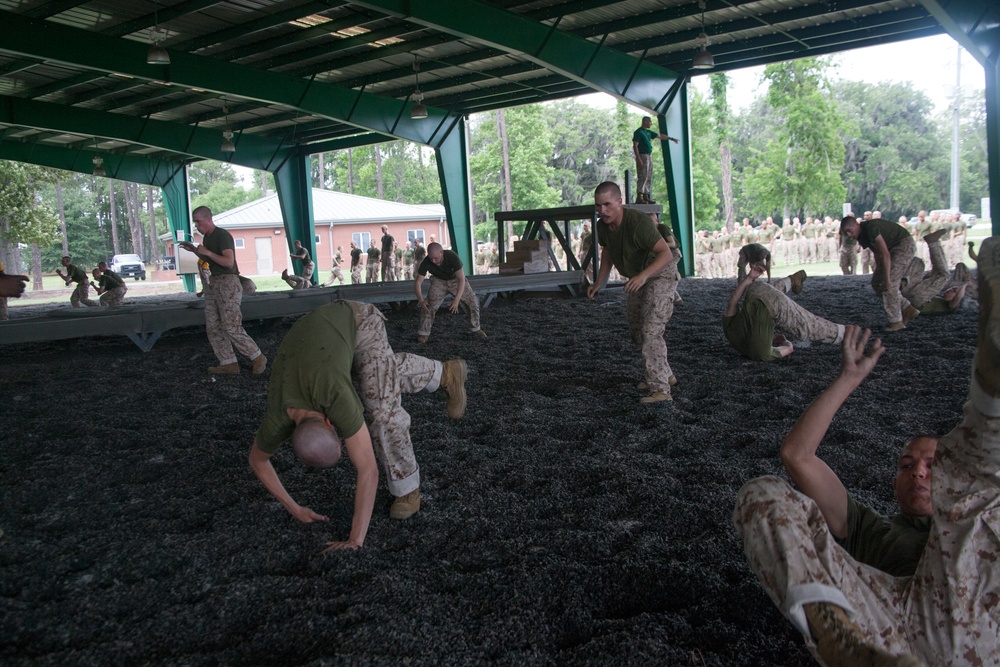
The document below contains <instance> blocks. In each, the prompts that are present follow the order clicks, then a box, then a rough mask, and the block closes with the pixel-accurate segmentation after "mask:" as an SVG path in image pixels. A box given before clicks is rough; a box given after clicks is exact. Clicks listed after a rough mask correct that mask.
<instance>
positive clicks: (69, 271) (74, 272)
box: [66, 264, 87, 283]
mask: <svg viewBox="0 0 1000 667" xmlns="http://www.w3.org/2000/svg"><path fill="white" fill-rule="evenodd" d="M66 276H67V277H68V278H69V280H70V282H74V283H85V282H87V273H86V271H84V270H83V269H81V268H80V267H79V266H77V265H75V264H70V265H69V266H67V267H66Z"/></svg>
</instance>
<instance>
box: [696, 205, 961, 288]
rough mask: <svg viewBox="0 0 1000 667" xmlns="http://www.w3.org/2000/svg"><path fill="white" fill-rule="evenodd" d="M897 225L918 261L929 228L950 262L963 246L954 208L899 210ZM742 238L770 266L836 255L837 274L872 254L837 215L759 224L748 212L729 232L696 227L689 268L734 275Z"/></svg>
mask: <svg viewBox="0 0 1000 667" xmlns="http://www.w3.org/2000/svg"><path fill="white" fill-rule="evenodd" d="M881 218H882V214H881V213H880V212H879V211H874V212H873V211H865V213H864V219H865V220H872V219H881ZM899 226H900V227H902V228H903V229H905V230H906V231H907V233H908V234H911V235H912V236H913V240H914V242H916V243H917V244H918V245H917V256H918V257H920V258H921V259H922V260H923V261H925V262H927V261H929V260H930V255H929V253H928V252H927V249H926V248H924V247H921V246H920V241H921V239H923V238H924V237H925V236H927V235H928V234H930V233H931V232H936V231H940V230H944V231H945V234H943V235H942V237H941V239H940V241H941V246H942V248H943V249H944V252H945V257H946V260H947V264H948V265H949V266H953V265H954V264H956V263H957V262H959V261H961V259H962V254H963V251H964V249H965V240H966V239H965V237H966V225H965V223H964V222H961V221H960V220H959V214H958V213H954V214H952V213H949V214H947V215H939V214H934V215H932V216H930V217H928V216H927V211H920V213H918V214H917V217H916V218H915V219H913V220H909V219H908V218H907V217H906V216H905V215H903V216H900V218H899ZM748 243H760V244H761V245H763V246H765V247H766V248H767V249H768V250H769V251H770V252H771V253H772V255H773V256H774V260H775V266H777V265H778V262H779V258H780V263H781V264H782V265H784V266H791V265H793V264H813V263H818V262H834V261H839V263H840V269H841V271H842V272H843V274H844V275H845V276H846V275H854V274H856V273H857V272H858V261H859V259H860V262H861V272H862V273H864V274H867V273H871V271H872V268H873V266H874V254H873V252H872V250H871V249H869V248H860V249H859V247H858V242H857V241H856V240H855V239H854V238H852V237H850V236H848V235H846V234H841V233H840V221H839V220H836V219H833V218H831V217H830V216H827V217H826V218H824V219H823V220H820V219H818V218H817V219H816V220H813V218H811V217H807V218H806V222H805V224H804V225H803V224H802V223H801V222H800V221H799V219H798V218H785V219H784V221H783V223H782V225H781V226H778V225H777V224H775V222H774V219H773V218H771V217H770V216H768V217H767V219H765V220H764V222H762V223H761V225H760V227H759V228H754V227H753V226H751V224H750V219H749V218H743V222H742V224H741V225H738V226H736V227H735V228H734V229H733V230H732V232H727V231H726V230H719V231H715V232H712V233H711V234H710V233H709V232H708V230H705V229H702V230H699V231H698V234H697V237H696V238H695V243H694V250H695V272H696V273H697V274H698V275H699V276H702V277H704V278H731V277H733V276H735V275H736V258H737V256H738V254H739V250H740V248H742V247H743V246H745V245H747V244H748Z"/></svg>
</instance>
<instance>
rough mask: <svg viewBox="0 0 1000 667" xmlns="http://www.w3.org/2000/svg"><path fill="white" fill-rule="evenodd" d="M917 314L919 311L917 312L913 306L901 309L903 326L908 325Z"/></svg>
mask: <svg viewBox="0 0 1000 667" xmlns="http://www.w3.org/2000/svg"><path fill="white" fill-rule="evenodd" d="M919 314H920V311H919V310H917V309H916V308H914V307H913V306H907V307H906V308H904V309H903V324H904V325H905V324H909V323H910V320H912V319H913V318H915V317H916V316H917V315H919Z"/></svg>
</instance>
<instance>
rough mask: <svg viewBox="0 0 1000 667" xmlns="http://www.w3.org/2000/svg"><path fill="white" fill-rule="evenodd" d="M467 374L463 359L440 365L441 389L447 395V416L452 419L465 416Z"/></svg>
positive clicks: (467, 370)
mask: <svg viewBox="0 0 1000 667" xmlns="http://www.w3.org/2000/svg"><path fill="white" fill-rule="evenodd" d="M468 374H469V369H468V366H466V363H465V360H464V359H453V360H451V361H445V362H444V363H442V364H441V388H442V389H444V391H445V393H446V394H448V416H449V417H450V418H452V419H461V418H462V415H464V414H465V403H466V395H465V378H466V377H467V376H468Z"/></svg>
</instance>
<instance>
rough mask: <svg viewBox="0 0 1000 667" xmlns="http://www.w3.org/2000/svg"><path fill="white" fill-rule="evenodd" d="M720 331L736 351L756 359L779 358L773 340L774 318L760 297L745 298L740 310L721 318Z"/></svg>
mask: <svg viewBox="0 0 1000 667" xmlns="http://www.w3.org/2000/svg"><path fill="white" fill-rule="evenodd" d="M722 332H723V333H724V334H725V335H726V340H728V341H729V344H730V345H732V346H733V349H735V350H736V351H737V352H740V353H741V354H744V355H746V356H748V357H750V358H751V359H755V360H757V361H773V360H774V359H780V358H781V352H780V351H779V350H778V349H776V348H775V347H774V346H773V345H772V344H771V343H773V342H774V318H773V317H772V316H771V313H770V311H768V309H767V306H765V305H764V302H763V301H761V300H760V299H747V300H745V301H744V302H743V308H742V309H740V312H738V313H737V314H735V315H733V316H731V317H723V318H722Z"/></svg>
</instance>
